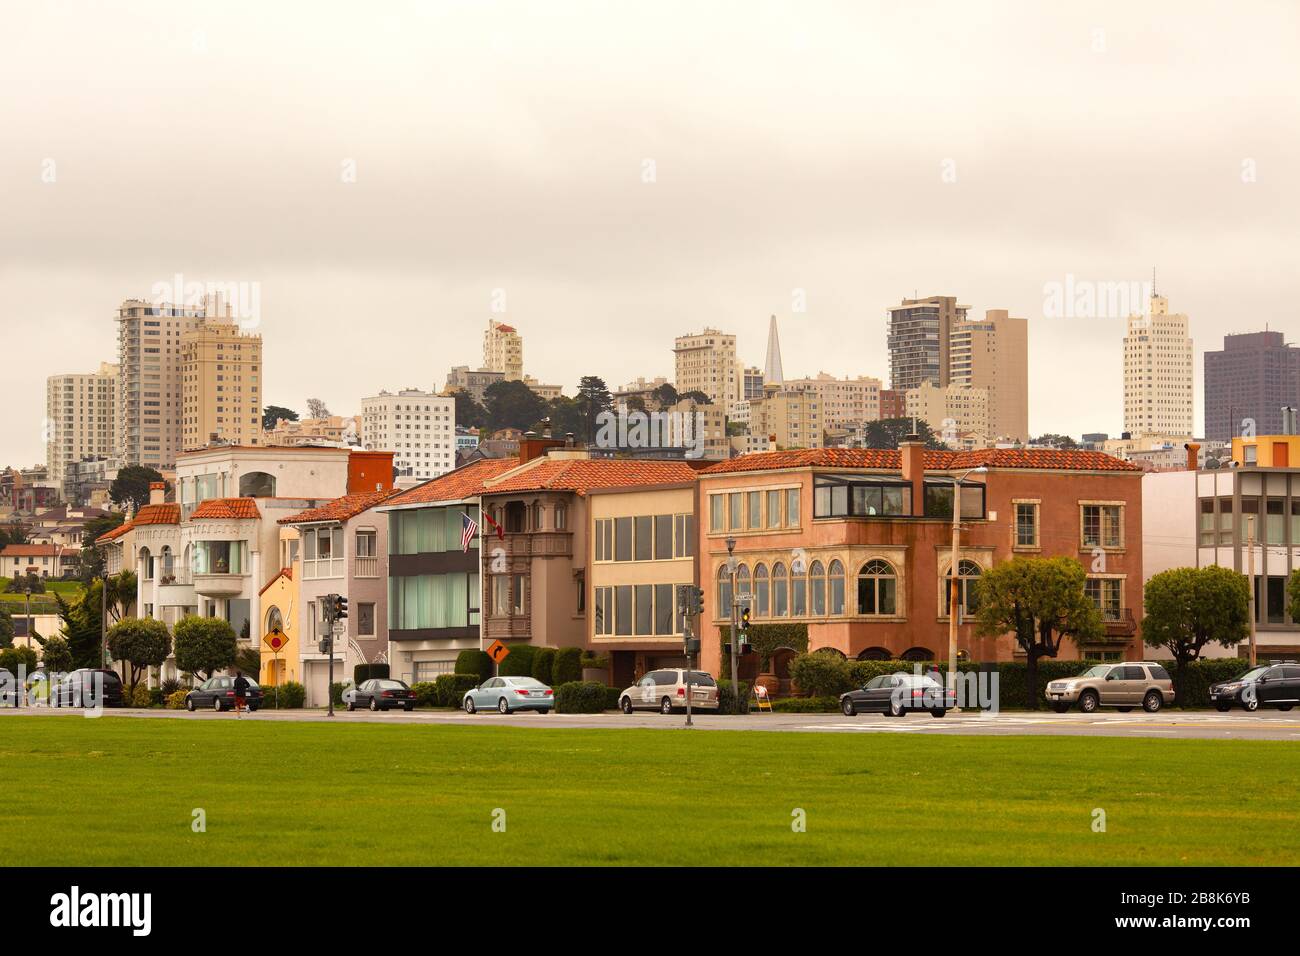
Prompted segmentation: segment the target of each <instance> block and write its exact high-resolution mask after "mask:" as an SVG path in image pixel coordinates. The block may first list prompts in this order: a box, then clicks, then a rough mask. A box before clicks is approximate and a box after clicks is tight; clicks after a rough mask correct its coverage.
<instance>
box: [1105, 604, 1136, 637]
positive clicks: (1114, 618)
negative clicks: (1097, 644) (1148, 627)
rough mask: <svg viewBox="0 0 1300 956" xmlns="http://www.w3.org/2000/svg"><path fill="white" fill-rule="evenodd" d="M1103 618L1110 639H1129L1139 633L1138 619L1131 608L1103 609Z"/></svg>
mask: <svg viewBox="0 0 1300 956" xmlns="http://www.w3.org/2000/svg"><path fill="white" fill-rule="evenodd" d="M1101 618H1102V622H1103V624H1104V625H1105V627H1106V637H1108V638H1112V639H1114V638H1128V637H1132V636H1133V635H1134V634H1136V633H1137V619H1136V618H1134V617H1133V612H1132V610H1130V609H1129V608H1126V607H1120V608H1103V609H1102V612H1101Z"/></svg>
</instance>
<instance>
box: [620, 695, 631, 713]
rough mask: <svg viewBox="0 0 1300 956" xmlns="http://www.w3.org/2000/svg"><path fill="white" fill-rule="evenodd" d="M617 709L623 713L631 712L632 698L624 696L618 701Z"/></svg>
mask: <svg viewBox="0 0 1300 956" xmlns="http://www.w3.org/2000/svg"><path fill="white" fill-rule="evenodd" d="M618 709H619V710H621V711H623V713H625V714H630V713H632V699H631V698H630V697H624V698H623V699H622V700H620V701H619V702H618Z"/></svg>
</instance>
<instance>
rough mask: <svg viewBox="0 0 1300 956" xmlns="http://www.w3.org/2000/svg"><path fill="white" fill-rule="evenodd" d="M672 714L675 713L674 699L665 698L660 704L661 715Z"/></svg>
mask: <svg viewBox="0 0 1300 956" xmlns="http://www.w3.org/2000/svg"><path fill="white" fill-rule="evenodd" d="M672 712H673V702H672V698H670V697H665V698H664V699H663V700H661V701H660V702H659V713H661V714H671V713H672Z"/></svg>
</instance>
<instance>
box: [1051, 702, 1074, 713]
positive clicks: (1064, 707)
mask: <svg viewBox="0 0 1300 956" xmlns="http://www.w3.org/2000/svg"><path fill="white" fill-rule="evenodd" d="M1069 709H1070V705H1069V704H1053V705H1052V710H1054V711H1056V712H1057V713H1058V714H1063V713H1065V712H1066V711H1067V710H1069Z"/></svg>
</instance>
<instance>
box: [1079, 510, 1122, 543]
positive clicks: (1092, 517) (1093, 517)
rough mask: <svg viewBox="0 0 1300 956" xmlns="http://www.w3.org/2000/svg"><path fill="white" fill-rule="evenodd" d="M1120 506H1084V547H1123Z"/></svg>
mask: <svg viewBox="0 0 1300 956" xmlns="http://www.w3.org/2000/svg"><path fill="white" fill-rule="evenodd" d="M1120 527H1121V525H1120V506H1119V505H1084V506H1083V546H1084V547H1085V548H1119V547H1123V544H1124V542H1123V536H1122V534H1121V532H1120Z"/></svg>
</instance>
